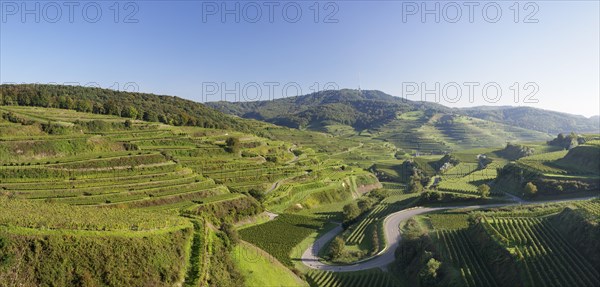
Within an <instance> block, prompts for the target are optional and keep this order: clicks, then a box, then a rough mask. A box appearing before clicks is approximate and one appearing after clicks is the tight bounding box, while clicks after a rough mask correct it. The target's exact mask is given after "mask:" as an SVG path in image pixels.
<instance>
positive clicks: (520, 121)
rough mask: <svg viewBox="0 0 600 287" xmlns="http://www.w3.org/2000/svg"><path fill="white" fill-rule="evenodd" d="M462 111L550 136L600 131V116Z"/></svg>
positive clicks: (528, 110) (528, 109)
mask: <svg viewBox="0 0 600 287" xmlns="http://www.w3.org/2000/svg"><path fill="white" fill-rule="evenodd" d="M461 111H462V112H464V113H465V114H467V115H469V116H472V117H476V118H480V119H484V120H488V121H493V122H499V123H504V124H508V125H513V126H517V127H521V128H525V129H530V130H535V131H541V132H546V133H550V134H558V133H569V132H576V133H598V132H599V130H600V122H599V121H598V116H596V117H591V118H586V117H584V116H578V115H572V114H567V113H560V112H555V111H549V110H543V109H537V108H532V107H473V108H463V109H461Z"/></svg>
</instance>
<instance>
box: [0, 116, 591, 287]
mask: <svg viewBox="0 0 600 287" xmlns="http://www.w3.org/2000/svg"><path fill="white" fill-rule="evenodd" d="M171 112H172V111H167V112H166V113H165V114H166V115H167V114H168V115H170V116H173V115H174V114H171ZM0 113H2V118H1V119H0V210H2V212H1V213H0V270H2V271H1V272H0V285H2V286H4V285H7V286H13V285H11V284H12V281H11V278H14V276H20V277H22V278H23V279H22V282H24V283H25V285H27V284H29V285H32V286H38V285H39V286H52V283H51V282H57V283H56V284H58V285H60V286H66V285H68V284H69V282H76V283H73V284H76V285H77V284H79V285H82V286H83V285H85V284H89V285H92V286H95V285H100V286H173V285H178V286H244V285H252V284H253V285H265V284H271V285H273V284H283V283H281V282H287V283H285V284H289V285H293V286H307V285H310V286H318V287H329V286H339V287H343V286H365V284H368V286H412V285H413V284H421V283H420V282H422V280H425V279H424V277H423V276H424V275H423V274H421V275H418V274H419V272H421V270H425V269H424V268H425V267H423V266H421V265H418V264H417V265H414V264H416V262H421V263H423V264H429V263H430V266H429V267H431V268H433V267H435V266H436V260H437V261H439V262H442V263H441V266H443V267H441V268H443V271H441V272H440V274H444V275H443V276H442V277H439V278H437V279H439V280H440V281H438V282H441V284H442V285H444V284H445V283H448V284H450V283H452V284H455V285H458V286H501V285H502V284H501V282H503V280H505V279H507V278H508V279H507V280H516V279H515V278H516V277H515V278H512V277H511V278H509V277H503V276H508V275H506V274H504V273H500V274H499V275H500V276H498V268H499V267H497V266H495V265H494V263H493V262H492V261H490V258H488V257H487V256H488V255H489V254H495V253H494V252H497V251H498V250H504V251H505V252H504V251H502V252H504V253H501V254H503V255H506V256H508V257H506V260H507V262H510V265H509V266H508V269H507V270H513V269H518V270H520V269H522V270H527V272H529V273H516V274H519V276H521V277H522V278H525V279H526V280H527V282H529V283H528V284H529V285H532V286H544V285H551V286H552V284H554V283H552V282H557V283H556V284H557V285H567V283H569V282H575V283H573V284H575V285H577V286H586V284H593V285H596V284H597V283H598V272H600V271H599V270H595V269H594V266H595V264H597V262H595V261H594V259H589V258H587V257H586V256H585V255H586V254H587V253H593V252H595V249H589V248H593V245H591V244H590V243H589V242H588V241H578V239H577V238H575V239H574V238H571V237H570V236H568V235H565V234H569V233H575V231H577V230H585V228H584V227H581V226H576V227H577V228H578V229H576V230H575V231H573V230H563V229H562V227H561V228H558V227H556V228H555V227H554V225H553V223H554V222H559V221H560V222H562V221H564V222H567V221H568V222H571V221H573V220H574V219H573V218H575V217H577V216H581V217H582V218H584V219H585V220H583V222H587V221H586V220H591V221H593V220H595V219H594V218H597V215H598V213H599V212H600V211H599V210H600V209H599V207H598V202H597V201H580V202H575V203H572V204H570V205H568V206H567V205H565V204H554V205H544V206H537V207H529V208H521V209H519V208H512V207H511V208H508V207H507V208H499V209H494V210H487V211H468V210H452V211H447V212H435V213H430V214H426V215H421V216H417V217H416V218H414V221H413V219H409V220H408V222H402V223H401V227H402V229H401V231H402V233H403V235H402V236H403V238H405V239H406V240H404V239H403V240H402V242H400V243H401V245H400V248H399V251H398V252H400V253H398V254H405V253H401V252H407V251H408V250H410V249H409V247H410V246H423V247H424V249H419V250H417V251H415V252H410V253H406V254H413V255H414V256H417V257H415V258H418V260H414V261H412V262H404V257H402V256H401V257H398V258H396V262H394V263H392V264H390V265H389V266H388V268H387V269H386V270H380V269H370V268H364V269H360V270H361V271H351V272H334V271H335V270H333V271H332V270H330V271H322V270H317V269H312V268H310V267H308V266H307V265H305V262H304V261H303V260H302V259H303V258H302V257H303V252H304V251H305V250H306V248H307V247H308V246H310V245H311V244H312V243H313V242H314V241H315V240H317V239H318V238H319V237H321V236H324V235H325V234H327V233H328V232H329V231H332V230H338V229H339V234H337V235H336V237H338V238H339V239H341V241H342V242H343V248H342V249H343V250H342V252H341V253H342V256H341V257H340V258H333V257H331V254H330V250H329V248H330V247H331V246H332V245H331V244H332V241H330V242H327V244H326V245H325V246H324V248H322V249H321V253H320V254H319V257H320V258H319V260H321V261H322V262H321V263H323V262H326V263H327V264H350V265H349V266H352V264H354V263H356V262H357V261H359V260H367V261H365V262H368V259H369V258H371V257H373V256H378V254H384V255H385V254H390V253H392V255H393V253H394V251H395V250H386V247H389V246H390V244H391V243H395V242H386V239H385V238H386V237H385V235H386V233H387V232H389V230H388V229H389V228H386V225H385V218H386V217H388V216H389V215H391V214H394V213H396V212H400V211H402V212H404V210H406V209H409V208H411V207H416V205H426V206H437V207H444V206H446V205H447V204H452V205H464V204H486V203H492V202H494V203H497V202H507V197H505V196H504V193H505V192H507V191H508V192H513V191H514V190H518V189H508V190H507V189H506V188H505V187H506V186H507V185H506V184H505V182H504V181H502V180H498V178H499V177H502V175H505V174H504V173H503V171H504V170H505V169H508V168H511V167H514V168H516V169H517V168H518V169H522V170H525V171H530V172H531V173H532V174H535V175H537V176H539V175H541V176H542V178H543V179H548V178H552V180H557V179H556V178H560V179H559V183H560V184H561V185H564V186H565V189H567V188H571V187H574V188H581V189H584V188H588V189H592V188H593V185H591V183H590V182H592V181H593V180H594V179H596V178H597V174H596V171H595V170H594V167H595V162H594V161H592V160H588V159H589V158H593V156H590V155H593V154H594V152H596V150H595V148H597V145H595V140H596V139H595V137H590V141H589V143H586V144H582V145H580V146H578V147H576V148H573V149H571V150H569V151H566V150H565V151H563V150H561V149H560V148H557V147H554V146H551V145H549V144H544V143H540V142H539V141H540V140H541V139H542V138H544V136H542V135H540V134H539V133H537V132H531V131H523V130H521V129H518V128H510V127H507V126H504V125H502V124H492V123H487V122H484V121H481V120H476V119H473V118H470V117H464V116H460V117H456V118H455V119H454V123H452V124H451V125H448V123H447V122H446V120H447V119H446V118H443V117H444V116H443V115H441V114H438V113H434V114H431V113H427V112H423V111H411V112H407V113H401V114H398V115H397V117H396V118H395V119H393V120H391V121H390V122H388V123H386V124H384V125H380V126H378V127H377V128H372V129H366V130H362V131H356V130H354V129H352V128H350V127H349V126H347V125H343V124H314V125H313V126H312V128H311V129H318V131H311V129H305V130H299V129H292V128H288V127H281V126H276V125H273V124H269V123H263V122H258V121H251V120H243V119H235V120H231V122H230V119H227V120H224V122H227V123H229V124H232V126H228V127H230V128H215V127H218V125H217V123H215V125H216V126H213V127H210V126H206V127H205V126H198V125H184V124H181V123H179V124H177V123H176V122H177V121H179V120H181V119H175V118H171V119H167V120H170V121H147V120H143V119H140V118H139V117H125V118H124V117H121V116H119V115H116V114H103V113H86V112H80V111H75V110H73V109H69V110H67V109H59V108H47V107H27V106H12V105H10V106H1V107H0ZM219 117H220V116H219ZM216 119H218V117H217V118H215V119H213V120H216ZM163 120H165V119H164V118H163ZM444 122H446V123H444ZM219 125H220V124H219ZM492 128H493V129H498V131H494V132H486V129H492ZM398 130H403V131H404V132H403V133H395V132H396V131H398ZM467 131H468V132H469V133H470V132H475V133H477V134H478V135H480V136H482V137H483V138H484V139H485V140H484V141H479V140H475V139H470V138H469V137H468V136H467V134H468V133H466V132H467ZM502 137H509V138H515V139H517V138H518V139H529V140H535V141H536V142H535V143H531V144H527V146H528V147H532V148H533V147H535V150H536V152H535V153H533V154H532V155H528V156H525V157H521V158H519V159H517V160H514V162H512V163H511V162H510V160H509V159H508V158H507V157H506V155H504V154H503V153H502V144H503V143H502V144H500V145H499V146H496V147H489V143H493V144H495V143H496V142H498V143H500V138H502ZM487 140H489V141H490V142H485V141H487ZM446 152H449V153H446ZM444 161H446V162H444ZM446 163H448V164H446ZM442 167H443V168H442ZM527 175H529V174H527ZM514 178H516V177H512V178H510V179H514ZM563 178H568V179H567V180H565V179H563ZM564 181H568V182H569V183H570V184H571V185H567V184H565V183H564ZM573 181H577V183H572V182H573ZM579 181H583V183H581V182H579ZM417 182H418V183H417ZM535 183H536V184H537V185H538V186H539V189H540V190H542V191H543V192H546V191H547V190H551V188H552V187H553V186H552V185H551V184H554V181H552V182H550V183H546V184H548V185H543V184H542V183H545V182H541V183H540V182H538V181H536V182H535ZM483 184H486V185H489V186H490V187H492V189H491V194H490V195H489V196H482V195H481V194H480V191H479V190H478V188H479V187H480V186H481V185H483ZM586 184H587V185H586ZM415 186H417V187H418V188H417V189H415ZM419 186H420V187H419ZM515 186H516V185H515ZM587 192H589V193H591V191H587ZM515 193H516V192H515ZM517 194H518V193H517ZM506 204H508V203H506ZM348 206H350V207H348ZM354 206H356V207H357V208H358V211H352V207H354ZM571 209H572V210H571ZM349 210H350V211H349ZM417 210H418V209H417ZM352 212H354V214H352V217H351V218H349V216H350V215H349V214H351V213H352ZM559 215H560V216H559ZM563 225H564V226H575V225H569V224H563ZM563 225H561V226H563ZM417 226H418V227H417ZM413 228H417V229H418V232H417V231H415V230H413ZM573 228H575V227H573ZM579 228H581V229H579ZM586 228H587V227H586ZM413 232H414V233H419V234H420V235H419V236H414V237H413V236H412V235H411V234H412V233H413ZM586 238H588V237H586ZM589 238H593V236H592V237H589ZM420 240H425V241H423V242H422V243H423V244H421V245H419V244H420V243H419V244H416V243H417V242H420ZM486 242H487V243H486ZM489 242H493V243H494V244H496V245H486V244H488V243H489ZM405 243H406V244H407V245H403V244H405ZM411 244H416V245H411ZM89 246H94V247H89ZM430 246H435V248H433V249H428V248H429V247H430ZM590 246H592V247H590ZM29 247H31V248H29ZM411 248H412V247H411ZM64 250H67V251H65V252H64V253H65V254H66V255H65V254H63V253H62V252H63V251H64ZM86 250H88V251H89V252H90V254H89V256H87V255H86V256H78V255H81V254H87V253H86ZM494 250H495V251H494ZM590 250H591V251H590ZM249 253H250V254H254V255H255V256H253V258H247V257H243V256H242V257H240V256H239V255H240V254H246V255H247V254H249ZM379 256H380V255H379ZM428 256H430V257H428ZM125 257H127V258H125ZM7 258H8V259H7ZM557 258H565V259H564V260H559V259H557ZM392 259H393V258H392ZM101 261H102V262H104V261H105V262H106V264H100V263H99V262H101ZM41 262H55V263H56V264H42V263H41ZM118 262H125V263H124V264H127V265H126V266H127V267H122V266H121V265H120V264H119V263H118ZM173 262H176V263H173ZM390 262H391V260H390ZM358 264H362V263H358ZM78 266H79V267H78ZM429 267H427V268H429ZM2 268H4V269H2ZM367 269H368V270H367ZM532 270H533V271H532ZM415 271H417V272H416V273H415ZM422 272H425V271H422ZM422 272H421V273H422ZM521 277H519V278H521ZM136 278H145V279H144V280H137V279H136ZM437 279H436V280H437ZM427 280H429V279H427ZM367 282H368V283H367ZM423 285H426V284H423ZM450 285H451V284H450ZM526 285H527V284H526Z"/></svg>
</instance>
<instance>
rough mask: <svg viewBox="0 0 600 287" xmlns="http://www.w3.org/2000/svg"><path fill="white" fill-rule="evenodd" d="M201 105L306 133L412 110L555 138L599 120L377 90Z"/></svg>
mask: <svg viewBox="0 0 600 287" xmlns="http://www.w3.org/2000/svg"><path fill="white" fill-rule="evenodd" d="M206 105H208V106H210V107H213V108H215V109H217V110H220V111H222V112H225V113H229V114H234V115H237V116H240V117H244V118H253V119H257V120H262V121H267V122H271V123H274V124H278V125H283V126H288V127H293V128H306V127H311V126H313V127H314V126H319V125H327V124H335V123H338V124H345V125H350V126H352V127H354V128H355V129H357V130H363V129H372V128H377V127H379V126H381V125H384V124H386V123H389V122H390V121H392V120H394V119H395V117H396V116H397V115H398V114H402V113H406V112H411V111H427V112H428V113H431V114H433V113H442V114H458V115H465V116H469V117H473V118H478V119H482V120H487V121H491V122H497V123H501V124H506V125H511V126H515V127H520V128H524V129H529V130H534V131H539V132H544V133H549V134H557V133H561V132H563V133H568V132H578V133H585V132H595V133H598V132H600V131H599V130H600V127H599V122H598V117H596V118H594V117H592V118H585V117H583V116H578V115H571V114H566V113H561V112H555V111H549V110H542V109H537V108H532V107H512V106H499V107H493V106H481V107H471V108H449V107H446V106H443V105H441V104H437V103H432V102H417V101H409V100H406V99H403V98H399V97H394V96H391V95H389V94H386V93H384V92H381V91H377V90H365V91H360V93H359V91H358V90H350V89H343V90H330V91H322V92H316V93H312V94H308V95H303V96H297V97H290V98H283V99H276V100H273V101H256V102H223V101H221V102H209V103H206Z"/></svg>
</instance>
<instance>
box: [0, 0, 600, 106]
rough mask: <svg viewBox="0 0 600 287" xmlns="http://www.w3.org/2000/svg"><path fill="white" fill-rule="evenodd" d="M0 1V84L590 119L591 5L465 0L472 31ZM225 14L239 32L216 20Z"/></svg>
mask: <svg viewBox="0 0 600 287" xmlns="http://www.w3.org/2000/svg"><path fill="white" fill-rule="evenodd" d="M1 2H2V3H1V5H0V8H1V9H2V10H1V11H0V16H1V17H2V18H1V19H0V25H1V27H0V40H1V43H0V81H1V82H3V83H7V82H16V83H79V84H82V85H86V84H87V85H96V84H97V85H99V86H101V87H105V88H116V89H121V90H123V89H129V90H132V89H137V90H139V91H141V92H151V93H157V94H169V95H177V96H180V97H184V98H188V99H192V100H196V101H204V100H219V99H228V100H240V99H242V96H243V99H258V98H260V99H269V98H273V97H274V98H280V97H284V96H292V95H296V94H297V93H298V92H297V91H296V88H295V87H296V86H299V87H300V88H301V93H302V94H306V93H310V92H312V91H314V90H321V89H324V88H332V87H339V88H357V87H358V86H359V85H360V86H361V88H362V89H378V90H382V91H384V92H387V93H389V94H392V95H395V96H404V97H407V98H409V99H412V100H419V99H421V98H422V97H425V99H426V100H430V101H433V100H435V98H436V96H437V98H438V101H439V102H440V103H442V104H445V105H448V106H476V105H492V104H494V105H529V106H534V107H538V108H544V109H551V110H558V111H564V112H569V113H574V114H581V115H585V116H591V115H596V114H599V113H600V111H599V109H600V108H599V107H600V84H599V81H600V80H599V79H600V71H599V70H600V58H599V54H600V52H599V51H600V44H599V41H600V40H599V37H600V36H599V35H600V30H599V29H600V28H599V27H600V23H599V17H600V16H599V14H600V6H599V2H598V1H576V2H574V1H569V2H567V1H542V2H539V1H538V2H519V5H518V6H515V4H514V3H515V2H514V1H506V2H503V1H496V2H494V3H495V4H494V5H491V4H488V5H487V6H485V5H486V4H487V3H488V2H477V4H478V6H473V9H474V10H473V12H474V14H473V19H472V23H471V21H470V20H469V15H468V14H469V7H468V6H466V4H465V3H464V2H455V3H458V4H457V5H458V6H455V5H454V4H450V5H449V4H448V3H449V2H436V1H427V2H423V1H405V2H401V1H378V2H367V1H346V2H339V1H338V2H329V1H324V2H318V4H317V6H315V4H314V3H315V2H313V1H306V2H302V1H296V2H279V3H278V5H275V4H272V3H273V2H252V1H228V2H226V3H225V4H223V2H212V1H139V2H127V1H125V2H118V3H117V4H116V5H115V4H114V3H115V2H114V1H96V2H75V3H76V4H77V5H75V6H71V7H69V6H67V5H74V4H65V3H64V2H52V3H55V4H56V5H55V4H51V5H49V4H48V3H49V2H39V1H38V2H36V1H27V2H24V1H5V0H2V1H1ZM70 2H73V1H70ZM127 3H133V4H127ZM436 3H437V4H439V9H438V10H437V11H438V12H439V18H440V21H439V23H436V21H435V19H434V17H435V15H433V14H427V15H424V16H425V19H424V21H423V19H422V18H421V16H423V15H421V12H422V11H423V9H422V8H423V6H422V5H425V7H424V8H427V9H433V8H435V5H436ZM526 3H532V4H529V5H526ZM36 4H37V5H39V6H36ZM222 5H226V6H225V7H223V6H222ZM236 5H239V10H237V11H238V12H237V13H239V18H240V20H239V22H236V20H235V15H233V14H228V15H225V16H224V17H225V18H223V11H224V9H223V8H226V9H234V8H235V7H236ZM269 5H275V6H271V7H273V10H272V11H273V12H274V13H273V18H272V19H269V15H268V14H269V12H270V10H269V7H270V6H269ZM484 6H485V7H487V8H486V9H487V10H486V12H487V14H486V17H487V18H486V17H484V16H483V14H484V11H483V10H484V9H483V7H484ZM84 7H86V8H85V9H84ZM257 7H258V8H257ZM284 7H286V9H287V10H285V11H287V13H284ZM298 7H299V9H300V11H301V12H302V15H299V16H298V17H296V15H297V14H296V9H298ZM317 7H318V9H317ZM415 7H416V8H417V9H418V10H416V11H415V10H414V9H415ZM457 7H458V8H460V11H461V13H462V15H461V17H460V18H457V17H455V16H456V15H457V14H456V11H457ZM498 8H499V10H500V11H501V15H498V17H496V9H498ZM25 9H29V10H32V11H33V12H30V13H29V14H26V13H24V12H23V11H24V10H25ZM70 9H72V11H73V13H72V15H70V14H71V13H70V12H71V10H70ZM211 9H212V10H211ZM257 9H260V11H261V17H260V18H257V17H256V16H257V14H256V11H257ZM411 9H412V10H411ZM84 10H85V11H84ZM317 10H318V11H319V13H318V17H317V18H316V20H317V21H315V16H316V15H315V11H317ZM57 11H60V15H59V14H57ZM96 11H101V15H99V14H97V13H96ZM116 11H118V15H116V14H117V13H116ZM434 11H435V10H434ZM515 11H518V12H519V13H518V18H517V19H518V22H517V23H515ZM36 13H37V15H36ZM436 13H437V12H436ZM36 16H38V17H39V21H36V19H35V17H36ZM69 16H72V18H71V19H69V18H70V17H69ZM403 16H404V17H403ZM444 16H445V17H444ZM253 19H258V21H257V22H256V23H253V21H254V20H253ZM453 19H458V20H457V22H456V23H452V21H454V20H453ZM96 20H97V22H96ZM115 20H116V21H115ZM271 20H272V21H271ZM296 20H297V22H296ZM496 20H497V22H495V23H492V22H494V21H496ZM536 21H537V23H524V22H536ZM52 22H56V23H52ZM128 22H137V23H128ZM328 22H336V23H328ZM92 83H94V84H92ZM236 83H237V85H239V88H237V89H236ZM436 83H439V89H437V90H435V87H436ZM465 83H474V84H465ZM515 83H518V84H517V85H515ZM469 85H471V86H472V89H473V90H472V91H473V94H472V99H470V98H469V91H470V88H469ZM256 86H258V87H259V88H260V92H257V91H259V90H258V89H257V88H256ZM457 86H458V88H459V89H460V93H457V91H459V89H457ZM484 86H485V87H486V91H487V92H484V91H483V87H484ZM215 87H218V90H215ZM270 87H271V88H270ZM284 87H285V89H284ZM414 87H418V88H419V90H418V91H416V92H412V93H410V91H411V90H410V89H412V88H414ZM224 89H228V90H233V91H230V92H224ZM271 89H272V90H271ZM423 89H428V90H434V91H433V92H430V93H427V94H426V93H423V92H422V91H423ZM496 89H500V90H501V91H502V95H501V97H500V96H498V95H497V94H496V92H495V91H496ZM269 91H272V92H273V93H272V94H271V93H270V92H269ZM286 91H287V93H286ZM516 91H519V93H518V96H519V97H518V100H517V101H516V102H515V92H516ZM530 94H531V95H530ZM529 95H530V96H529Z"/></svg>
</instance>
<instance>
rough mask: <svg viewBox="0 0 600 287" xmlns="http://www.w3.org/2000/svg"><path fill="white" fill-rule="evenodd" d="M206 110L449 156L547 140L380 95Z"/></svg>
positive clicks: (334, 93) (344, 93)
mask: <svg viewBox="0 0 600 287" xmlns="http://www.w3.org/2000/svg"><path fill="white" fill-rule="evenodd" d="M207 105H209V106H211V107H213V108H215V109H217V110H220V111H223V112H225V113H231V114H234V115H237V116H240V117H245V118H253V119H258V120H262V121H267V122H270V123H274V124H277V125H282V126H287V127H292V128H301V129H305V128H306V129H309V130H316V131H325V132H331V131H332V130H339V129H343V126H349V127H351V128H352V129H353V130H354V131H355V132H360V133H361V134H362V135H364V134H366V133H364V131H368V132H369V133H370V137H372V138H374V139H379V140H384V141H387V142H391V143H393V144H394V145H396V147H398V148H401V149H404V150H407V151H419V152H425V153H444V152H448V151H451V150H457V149H461V148H476V147H498V146H502V145H504V144H505V143H506V142H507V141H514V142H523V141H546V140H548V139H549V136H548V135H547V134H545V133H542V132H539V131H535V130H530V129H525V128H520V127H519V126H515V125H510V124H506V123H503V122H494V121H488V120H484V119H479V118H476V117H472V116H469V115H467V114H465V113H464V112H463V111H462V110H459V109H451V108H448V107H445V106H443V105H439V104H435V103H430V102H414V101H409V100H405V99H402V98H398V97H394V96H391V95H388V94H385V93H383V92H380V91H358V90H347V89H346V90H331V91H323V92H318V93H312V94H309V95H304V96H299V97H291V98H284V99H277V100H274V101H259V102H239V103H231V102H213V103H207Z"/></svg>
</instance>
